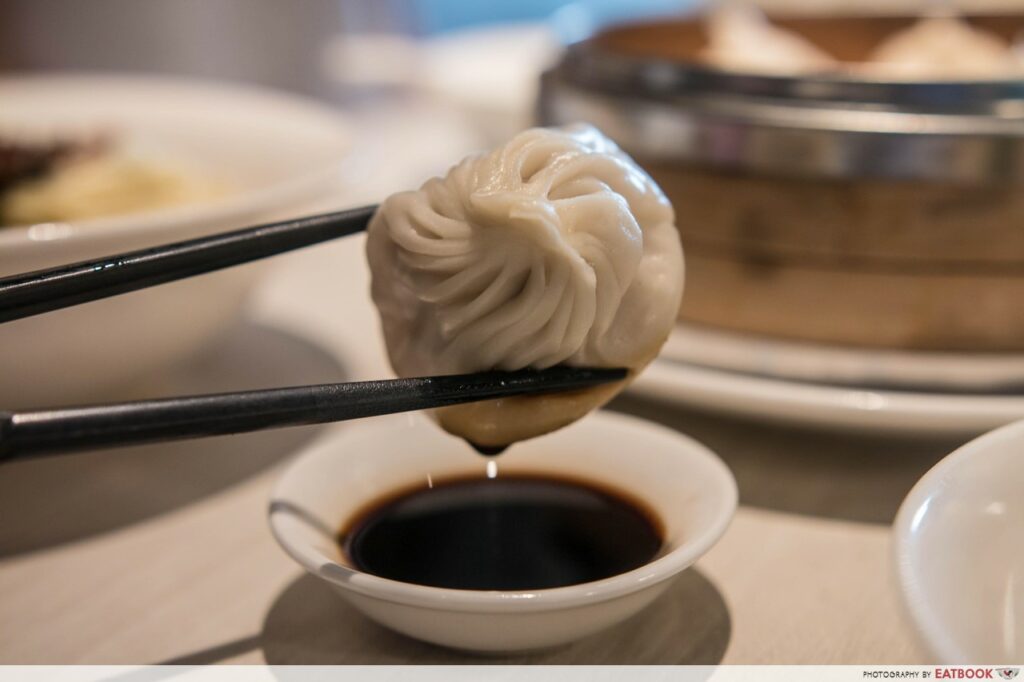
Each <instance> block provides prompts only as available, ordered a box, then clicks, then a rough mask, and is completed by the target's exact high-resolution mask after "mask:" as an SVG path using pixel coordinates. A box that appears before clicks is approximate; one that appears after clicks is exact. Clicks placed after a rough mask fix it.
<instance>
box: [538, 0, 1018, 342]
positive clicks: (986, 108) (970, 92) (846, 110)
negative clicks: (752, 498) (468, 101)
mask: <svg viewBox="0 0 1024 682" xmlns="http://www.w3.org/2000/svg"><path fill="white" fill-rule="evenodd" d="M967 19H968V20H969V21H971V22H972V23H974V24H976V25H978V26H979V27H981V28H984V29H985V30H989V31H992V32H995V33H997V34H999V35H1001V36H1003V37H1004V38H1005V39H1007V40H1008V41H1009V40H1010V39H1012V38H1013V37H1014V36H1016V35H1017V34H1018V33H1019V32H1021V31H1022V30H1024V15H1022V16H995V15H992V16H985V17H968V18H967ZM912 21H913V19H912V18H909V17H908V18H899V17H886V18H878V17H874V18H872V17H850V18H840V19H837V18H828V19H824V18H805V19H794V20H777V23H778V24H780V25H782V26H783V27H785V28H788V29H790V30H793V31H796V32H798V33H800V34H802V35H803V36H805V37H806V38H808V39H809V40H811V41H813V42H815V43H816V44H817V45H818V46H819V47H821V48H822V49H825V50H826V51H828V52H830V53H832V54H833V55H834V56H835V57H836V58H838V59H841V60H844V61H857V60H863V59H865V58H866V56H867V55H868V54H869V53H870V51H871V50H872V49H873V48H874V46H876V45H877V44H879V43H880V42H881V41H882V40H884V39H885V38H886V37H887V36H889V35H891V34H892V33H894V32H896V31H899V30H901V29H903V28H905V27H906V26H909V25H910V24H911V22H912ZM704 45H705V36H704V33H703V27H702V23H701V21H700V20H698V19H674V20H662V21H658V22H652V23H645V24H632V25H626V26H619V27H613V28H611V29H609V30H606V31H605V32H603V33H600V34H598V35H596V36H594V37H592V38H590V39H588V40H586V41H583V42H581V43H578V44H576V45H574V46H572V47H571V48H570V49H569V50H568V51H567V52H566V54H565V56H564V57H563V59H562V60H561V62H560V63H559V64H558V65H557V66H556V67H555V68H553V69H552V70H551V71H549V72H548V73H546V74H545V75H544V77H543V79H542V84H541V93H540V100H539V116H540V118H541V120H542V121H543V122H544V123H545V124H562V123H569V122H573V121H588V122H590V123H593V124H595V125H597V126H598V127H600V128H601V129H602V130H604V131H605V132H606V133H607V134H608V135H609V136H611V137H612V138H613V139H615V140H616V141H618V142H619V144H621V145H622V146H623V148H624V149H625V150H626V151H627V152H629V153H630V154H632V155H633V156H634V157H635V158H636V159H637V161H638V162H640V164H641V165H643V166H644V167H645V168H646V169H647V170H648V171H649V172H650V173H651V175H652V176H653V177H654V179H655V180H656V181H657V182H658V183H659V184H660V185H661V187H662V188H663V189H664V190H665V192H666V194H667V195H668V196H669V198H670V199H671V200H672V202H673V204H674V206H675V208H676V213H677V221H678V224H679V229H680V231H681V235H682V239H683V245H684V249H685V253H686V258H687V288H686V294H685V296H684V301H683V306H682V308H681V310H680V318H681V319H682V320H684V321H686V322H688V323H691V324H697V325H707V326H710V327H714V328H720V329H728V330H734V331H739V332H744V333H749V334H758V335H764V336H769V337H775V338H781V339H793V340H802V341H814V342H824V343H828V344H836V345H844V346H853V347H877V348H897V349H909V350H929V351H936V350H937V351H979V352H995V351H1000V352H1006V351H1019V350H1024V191H1022V190H1024V82H1022V81H1020V80H1009V79H1007V80H991V81H936V82H905V81H886V80H883V79H878V78H874V79H861V78H858V77H855V76H851V75H848V73H846V72H844V73H838V72H837V73H836V74H824V75H816V76H814V77H777V76H765V75H755V74H743V73H735V72H726V71H721V70H716V69H713V68H710V67H708V66H706V65H703V64H702V63H701V62H700V61H699V57H698V55H699V54H700V52H701V50H702V49H703V47H704Z"/></svg>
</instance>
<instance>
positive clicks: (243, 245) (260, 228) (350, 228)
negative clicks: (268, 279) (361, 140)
mask: <svg viewBox="0 0 1024 682" xmlns="http://www.w3.org/2000/svg"><path fill="white" fill-rule="evenodd" d="M376 209H377V207H376V206H364V207H361V208H353V209H349V210H346V211H338V212H335V213H325V214H322V215H315V216H308V217H304V218H296V219H293V220H283V221H280V222H276V223H268V224H266V225H257V226H256V227H248V228H245V229H241V230H235V231H233V232H225V233H221V234H215V235H210V236H207V237H200V238H198V239H190V240H188V241H182V242H176V243H174V244H165V245H163V246H156V247H153V248H149V249H141V250H139V251H131V252H128V253H122V254H118V255H114V256H108V257H105V258H98V259H96V260H89V261H81V262H79V263H72V264H70V265H62V266H59V267H56V268H51V269H48V270H36V271H35V272H28V273H25V274H21V275H12V276H10V277H3V278H0V323H2V322H10V321H13V320H17V319H21V318H23V317H30V316H32V315H38V314H40V313H45V312H49V311H51V310H58V309H60V308H66V307H68V306H73V305H77V304H79V303H87V302H89V301H95V300H97V299H100V298H106V297H108V296H115V295H117V294H123V293H127V292H129V291H135V290H137V289H144V288H146V287H150V286H153V285H155V284H163V283H165V282H172V281H174V280H178V279H184V278H186V277H191V276H193V275H199V274H202V273H205V272H212V271H214V270H220V269H221V268H227V267H231V266H233V265H240V264H242V263H248V262H250V261H254V260H258V259H261V258H266V257H267V256H273V255H276V254H279V253H284V252H286V251H292V250H294V249H299V248H302V247H304V246H310V245H312V244H318V243H320V242H324V241H328V240H330V239H336V238H338V237H344V236H346V235H350V234H354V233H356V232H361V231H362V230H364V229H366V225H367V224H368V223H369V222H370V218H372V217H373V214H374V212H375V211H376Z"/></svg>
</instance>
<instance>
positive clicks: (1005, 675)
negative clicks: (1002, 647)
mask: <svg viewBox="0 0 1024 682" xmlns="http://www.w3.org/2000/svg"><path fill="white" fill-rule="evenodd" d="M996 673H998V675H999V677H1001V678H1002V679H1004V680H1012V679H1014V678H1016V677H1017V675H1020V668H998V669H996Z"/></svg>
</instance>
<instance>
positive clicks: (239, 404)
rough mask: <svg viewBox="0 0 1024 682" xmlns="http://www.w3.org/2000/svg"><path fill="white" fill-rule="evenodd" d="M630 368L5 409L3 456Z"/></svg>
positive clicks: (552, 389) (294, 419)
mask: <svg viewBox="0 0 1024 682" xmlns="http://www.w3.org/2000/svg"><path fill="white" fill-rule="evenodd" d="M626 374H627V372H626V370H624V369H589V368H577V367H563V366H557V367H552V368H550V369H544V370H530V369H528V370H519V371H515V372H482V373H477V374H462V375H451V376H437V377H421V378H415V379H391V380H383V381H363V382H355V383H341V384H321V385H314V386H297V387H292V388H275V389H269V390H262V391H243V392H238V393H219V394H214V395H200V396H188V397H181V398H165V399H160V400H143V401H138V402H129V403H120V404H109V405H95V406H87V407H67V408H56V409H48V410H36V411H31V412H0V460H6V459H18V458H25V457H36V456H40V455H52V454H64V453H71V452H78V451H82V450H89V449H95V448H101V447H111V446H121V445H133V444H138V443H148V442H155V441H166V440H178V439H184V438H197V437H202V436H215V435H222V434H230V433H243V432H247V431H260V430H263V429H271V428H277V427H282V426H298V425H301V424H323V423H326V422H336V421H344V420H348V419H359V418H361V417H372V416H376V415H382V414H391V413H394V412H408V411H411V410H421V409H427V408H433V407H443V406H445V405H455V404H458V403H468V402H475V401H478V400H488V399H493V398H502V397H509V396H516V395H526V394H534V393H556V392H561V391H570V390H575V389H581V388H586V387H588V386H595V385H598V384H603V383H610V382H613V381H619V380H622V379H625V378H626Z"/></svg>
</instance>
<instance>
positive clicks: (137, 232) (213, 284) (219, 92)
mask: <svg viewBox="0 0 1024 682" xmlns="http://www.w3.org/2000/svg"><path fill="white" fill-rule="evenodd" d="M0 101H2V102H3V106H2V107H0V132H2V133H3V134H5V135H11V136H13V137H14V138H15V139H18V137H19V135H20V136H25V137H27V138H32V139H35V138H39V139H44V140H45V139H47V138H48V137H50V138H56V139H67V138H68V137H69V136H70V137H71V138H72V139H73V138H74V136H75V135H77V134H84V135H89V134H96V133H113V134H114V136H115V140H117V139H122V138H123V139H126V140H127V141H128V142H129V143H131V144H137V145H141V146H143V147H146V148H150V147H152V148H154V149H156V150H158V151H159V153H160V154H161V155H162V154H165V153H166V155H167V156H168V158H169V159H172V160H175V161H178V160H180V162H182V163H183V164H184V165H185V166H187V167H193V166H194V167H195V169H196V171H201V172H203V173H204V175H205V174H209V175H210V176H211V177H212V178H217V179H218V180H223V181H224V183H225V184H226V185H227V188H226V192H225V194H224V196H223V197H222V198H217V199H214V200H210V201H207V202H204V203H195V204H183V205H181V206H175V207H169V208H165V209H158V210H153V211H148V212H144V213H137V214H133V215H122V216H112V217H108V218H96V219H90V220H83V221H76V222H71V223H59V224H57V223H46V224H41V225H24V226H13V227H3V228H0V276H7V275H13V274H17V273H22V272H28V271H31V270H36V269H40V268H47V267H53V266H56V265H61V264H65V263H72V262H75V261H79V260H85V259H90V258H98V257H102V256H107V255H111V254H116V253H120V252H122V251H128V250H133V249H139V248H145V247H148V246H155V245H157V244H162V243H166V242H173V241H179V240H184V239H189V238H192V237H198V236H201V235H204V234H210V233H214V232H219V231H224V230H230V229H234V228H239V227H243V226H247V225H252V224H258V223H261V222H267V221H271V220H274V219H278V218H283V217H290V216H293V215H300V214H302V213H303V212H304V211H305V207H306V206H308V205H310V204H311V203H313V202H317V201H321V202H322V201H323V198H324V197H325V196H330V195H331V194H332V193H337V192H338V191H339V188H341V187H343V181H344V178H345V177H346V176H347V175H348V173H349V172H350V171H351V165H352V164H351V149H352V140H353V135H352V132H351V128H350V126H349V125H348V123H347V122H346V119H344V117H342V116H340V115H339V114H337V113H336V112H334V111H333V110H331V109H329V108H327V107H324V106H321V105H319V104H316V103H314V102H309V101H306V100H304V99H301V98H296V97H292V96H290V95H286V94H282V93H278V92H274V91H270V90H264V89H259V88H249V87H240V86H236V85H224V84H219V83H214V82H205V81H192V80H182V79H175V78H168V77H150V76H147V77H135V76H101V75H78V76H26V77H11V78H0ZM262 266H263V263H257V264H252V265H246V266H242V267H237V268H231V269H228V270H224V271H222V272H218V273H214V274H210V275H205V276H203V277H195V278H190V279H187V280H183V281H181V282H175V283H171V284H165V285H161V286H158V287H154V288H151V289H147V290H145V291H141V292H134V293H131V294H125V295H122V296H117V297H114V298H110V299H106V300H103V301H97V302H94V303H89V304H86V305H82V306H78V307H74V308H69V309H67V310H61V311H57V312H53V313H47V314H45V315H40V316H38V317H34V318H29V319H24V320H18V321H16V322H11V323H8V324H4V325H3V326H0V348H3V354H2V356H0V404H3V405H4V407H24V406H29V405H45V404H53V403H54V402H55V401H60V402H61V403H70V402H80V401H83V400H93V401H94V400H96V399H97V398H98V397H101V396H103V395H104V393H106V392H109V391H116V390H118V389H119V388H120V387H121V386H125V385H128V384H130V383H131V382H133V381H134V380H136V379H138V378H140V377H146V376H151V375H152V373H153V372H154V371H156V370H158V369H160V368H161V367H164V366H167V365H169V364H171V363H173V362H174V361H176V360H179V359H181V358H183V357H185V356H187V355H188V354H190V353H191V352H193V351H194V350H196V349H197V348H199V347H200V346H202V345H203V344H205V343H207V342H209V341H210V340H211V339H212V338H213V337H215V336H216V335H217V334H218V333H219V332H220V331H222V330H223V329H224V328H226V327H227V326H228V325H230V324H231V323H232V322H233V321H234V320H235V319H236V317H237V315H238V314H239V312H240V311H241V306H242V302H243V300H244V297H245V294H246V293H247V291H248V290H249V289H250V287H251V285H252V283H253V282H254V279H255V277H256V275H257V274H258V273H259V271H260V269H261V267H262Z"/></svg>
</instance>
